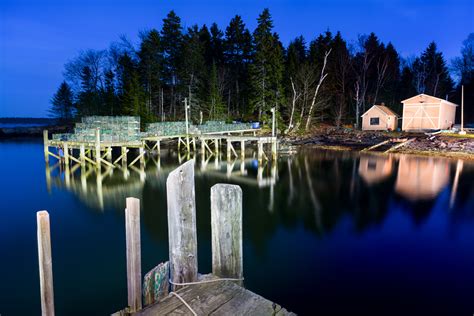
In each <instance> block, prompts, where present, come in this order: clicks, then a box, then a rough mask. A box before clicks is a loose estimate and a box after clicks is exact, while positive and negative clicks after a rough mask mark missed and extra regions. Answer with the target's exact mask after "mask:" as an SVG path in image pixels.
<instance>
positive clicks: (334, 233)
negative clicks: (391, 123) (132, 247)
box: [0, 140, 474, 316]
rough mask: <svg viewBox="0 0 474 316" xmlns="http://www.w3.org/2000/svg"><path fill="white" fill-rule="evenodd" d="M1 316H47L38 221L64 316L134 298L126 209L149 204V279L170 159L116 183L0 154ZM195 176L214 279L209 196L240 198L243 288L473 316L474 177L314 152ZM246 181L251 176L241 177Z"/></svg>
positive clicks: (443, 165) (160, 237)
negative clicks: (220, 192) (44, 225)
mask: <svg viewBox="0 0 474 316" xmlns="http://www.w3.org/2000/svg"><path fill="white" fill-rule="evenodd" d="M0 161H1V164H0V176H1V179H2V181H1V182H0V188H1V190H0V203H1V204H0V256H1V257H0V259H1V261H0V314H1V315H2V316H9V315H38V314H39V312H40V298H39V276H38V263H37V244H36V242H37V241H36V211H38V210H42V209H46V210H48V211H49V212H50V217H51V229H52V231H51V233H52V247H53V272H54V286H55V288H54V290H55V302H56V311H57V315H108V314H110V313H111V312H114V311H116V310H119V309H121V308H123V307H124V305H125V303H126V301H127V299H126V264H125V227H124V226H125V223H124V214H123V213H124V212H123V209H124V206H125V197H127V196H134V197H137V198H140V199H141V203H142V263H143V268H142V271H143V272H144V273H145V272H146V271H149V270H150V269H151V268H152V267H154V266H155V265H156V264H158V263H159V262H161V261H165V260H167V257H168V241H167V220H166V196H165V179H166V176H167V174H168V172H169V171H170V169H171V168H172V167H173V166H176V165H177V164H178V158H177V157H176V155H173V154H169V155H167V156H165V157H163V158H162V159H161V161H160V162H156V161H152V160H149V161H148V163H147V167H146V170H140V169H128V172H125V173H124V172H123V171H120V170H116V171H114V173H113V174H107V173H105V172H103V173H102V175H101V177H97V175H96V174H95V173H93V172H90V173H89V174H82V176H81V171H80V170H76V171H75V172H73V173H72V174H70V175H68V174H66V173H65V172H63V171H62V170H60V169H59V168H55V169H53V168H52V165H51V168H50V169H49V170H48V169H46V168H45V164H44V160H43V147H42V143H41V142H40V141H36V140H32V141H22V142H18V141H16V142H0ZM241 167H242V166H241V165H240V162H236V164H235V165H234V166H233V168H232V166H228V165H227V164H226V163H225V162H220V163H219V162H218V163H217V164H215V161H214V160H210V161H209V162H208V164H207V165H202V162H201V161H200V160H198V161H197V163H196V197H197V224H198V239H199V244H198V245H199V249H198V251H199V257H198V260H199V270H200V272H201V273H208V272H210V269H211V267H210V264H211V253H210V246H211V241H210V206H209V204H210V202H209V196H210V187H211V186H212V185H214V184H215V183H217V182H230V183H236V184H239V185H241V187H242V189H243V193H244V227H243V231H244V276H245V285H246V287H247V288H249V289H250V290H252V291H255V292H256V293H259V294H261V295H263V296H264V297H266V298H268V299H271V300H273V301H276V302H278V303H280V304H282V305H283V306H284V307H286V308H287V309H289V310H292V311H294V312H297V313H299V314H306V315H312V314H319V315H339V314H345V315H347V314H350V315H353V314H357V315H359V314H363V315H409V314H413V315H433V314H441V315H472V314H473V313H474V182H473V180H474V166H473V165H472V164H470V163H467V162H464V163H463V162H462V161H456V160H445V159H429V158H414V157H411V156H410V157H407V156H392V157H386V156H369V155H363V156H359V155H356V154H351V153H340V152H329V151H318V150H311V149H307V150H304V151H301V152H300V153H299V154H297V155H295V156H293V157H292V158H285V157H282V158H280V159H279V162H278V165H277V166H273V167H272V166H265V168H263V169H260V170H259V169H258V164H257V163H256V162H255V161H252V160H249V161H247V162H246V164H245V165H244V166H243V169H241ZM242 171H243V173H244V174H245V175H242Z"/></svg>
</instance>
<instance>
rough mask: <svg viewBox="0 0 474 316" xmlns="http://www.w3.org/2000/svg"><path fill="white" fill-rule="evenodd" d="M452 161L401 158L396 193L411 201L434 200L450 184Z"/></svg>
mask: <svg viewBox="0 0 474 316" xmlns="http://www.w3.org/2000/svg"><path fill="white" fill-rule="evenodd" d="M449 178H450V161H449V160H447V159H437V158H432V157H413V156H401V157H400V159H399V164H398V175H397V181H396V183H395V191H396V192H397V193H398V194H400V195H402V196H403V197H405V198H406V199H408V200H411V201H418V200H432V199H434V198H436V196H437V195H438V194H439V193H440V192H441V190H442V189H443V188H445V187H446V185H447V184H448V182H449Z"/></svg>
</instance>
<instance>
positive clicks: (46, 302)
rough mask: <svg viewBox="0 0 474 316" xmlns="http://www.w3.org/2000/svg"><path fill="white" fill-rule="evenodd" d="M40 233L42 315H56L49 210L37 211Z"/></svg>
mask: <svg viewBox="0 0 474 316" xmlns="http://www.w3.org/2000/svg"><path fill="white" fill-rule="evenodd" d="M36 223H37V230H38V232H37V234H38V262H39V275H40V289H41V315H43V316H53V315H54V290H53V260H52V257H51V232H50V226H49V214H48V212H47V211H39V212H37V213H36Z"/></svg>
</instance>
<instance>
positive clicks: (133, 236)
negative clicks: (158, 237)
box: [125, 197, 142, 312]
mask: <svg viewBox="0 0 474 316" xmlns="http://www.w3.org/2000/svg"><path fill="white" fill-rule="evenodd" d="M126 201H127V202H126V204H127V207H126V209H125V234H126V244H127V288H128V306H129V308H130V311H131V312H136V311H139V310H140V309H141V308H142V263H141V246H140V200H139V199H136V198H132V197H129V198H127V200H126Z"/></svg>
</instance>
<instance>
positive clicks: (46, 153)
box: [43, 129, 49, 163]
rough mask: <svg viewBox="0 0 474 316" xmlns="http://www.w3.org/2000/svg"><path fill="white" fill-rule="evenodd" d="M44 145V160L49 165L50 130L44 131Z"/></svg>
mask: <svg viewBox="0 0 474 316" xmlns="http://www.w3.org/2000/svg"><path fill="white" fill-rule="evenodd" d="M43 144H44V160H45V161H46V163H49V140H48V130H47V129H45V130H43Z"/></svg>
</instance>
